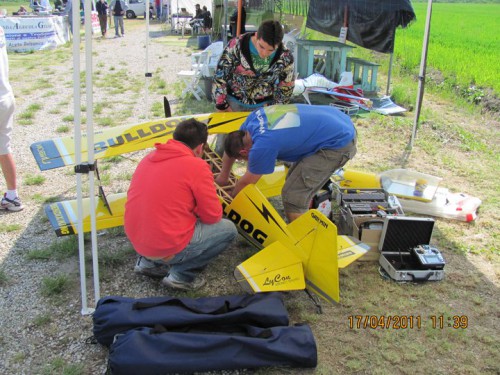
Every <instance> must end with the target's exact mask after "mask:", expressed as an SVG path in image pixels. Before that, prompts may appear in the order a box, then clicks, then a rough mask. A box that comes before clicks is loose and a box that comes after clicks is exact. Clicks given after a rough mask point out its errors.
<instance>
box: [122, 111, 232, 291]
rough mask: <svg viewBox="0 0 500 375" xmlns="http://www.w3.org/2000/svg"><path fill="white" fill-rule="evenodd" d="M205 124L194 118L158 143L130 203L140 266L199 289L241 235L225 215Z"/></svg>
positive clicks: (129, 223)
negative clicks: (205, 273)
mask: <svg viewBox="0 0 500 375" xmlns="http://www.w3.org/2000/svg"><path fill="white" fill-rule="evenodd" d="M207 136H208V130H207V127H206V125H205V124H203V123H201V122H199V121H196V120H194V119H189V120H186V121H183V122H181V123H180V124H179V125H178V126H177V127H176V129H175V131H174V134H173V138H174V139H171V140H169V141H168V142H167V143H164V144H160V143H157V144H156V145H155V147H156V150H154V151H152V152H151V153H150V154H149V155H147V156H146V157H145V158H144V159H143V160H142V161H141V162H140V163H139V165H138V166H137V169H136V171H135V173H134V175H133V176H132V181H131V183H130V188H129V190H128V193H127V203H126V205H125V224H124V225H125V233H126V234H127V237H128V238H129V240H130V242H131V243H132V245H133V246H134V249H135V250H136V251H137V253H138V254H139V257H138V259H137V263H136V265H135V268H134V271H135V272H136V273H139V274H142V275H147V276H150V277H162V281H161V283H162V284H163V285H165V286H166V287H169V288H172V289H180V290H195V289H198V288H200V287H202V286H203V285H204V284H205V280H204V278H203V277H202V276H200V275H199V272H200V270H201V269H202V268H204V267H205V266H206V265H207V264H208V263H209V261H210V260H211V259H213V258H214V257H216V256H217V255H218V254H219V253H220V252H222V251H223V250H224V249H226V248H227V247H228V246H229V245H230V243H231V242H232V241H233V240H234V238H235V237H236V235H237V230H236V228H235V226H234V224H233V223H232V222H231V221H230V220H227V219H222V205H221V203H220V201H219V198H218V196H217V193H216V190H215V184H214V177H213V174H212V172H211V170H210V167H209V166H208V164H207V163H206V162H205V161H204V160H203V159H201V156H202V154H203V147H204V145H205V143H206V142H207Z"/></svg>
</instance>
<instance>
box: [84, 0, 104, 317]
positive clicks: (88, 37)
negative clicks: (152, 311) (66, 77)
mask: <svg viewBox="0 0 500 375" xmlns="http://www.w3.org/2000/svg"><path fill="white" fill-rule="evenodd" d="M92 3H93V1H92V0H89V1H86V2H85V4H84V17H85V72H86V74H85V97H86V106H87V109H86V115H87V150H88V151H87V158H88V164H89V165H93V164H94V124H93V116H94V112H93V107H94V106H93V102H94V97H93V93H92V91H93V88H94V87H93V84H92V75H93V69H92V19H91V11H92V5H91V4H92ZM89 191H90V197H89V203H90V205H89V206H90V207H89V209H90V229H91V252H92V275H93V281H94V302H95V304H97V301H98V300H99V299H100V298H101V297H100V295H101V291H100V283H99V262H98V258H99V255H98V251H97V229H96V213H95V207H96V202H95V194H94V192H95V175H94V171H92V170H91V171H90V172H89ZM93 310H94V309H92V311H93Z"/></svg>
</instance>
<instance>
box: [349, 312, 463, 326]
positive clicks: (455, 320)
mask: <svg viewBox="0 0 500 375" xmlns="http://www.w3.org/2000/svg"><path fill="white" fill-rule="evenodd" d="M347 320H348V325H349V329H421V328H425V327H427V326H428V324H430V327H431V328H433V329H446V328H451V329H466V328H467V327H468V326H469V318H468V317H467V315H450V316H446V315H429V316H427V317H422V316H421V315H349V316H348V318H347Z"/></svg>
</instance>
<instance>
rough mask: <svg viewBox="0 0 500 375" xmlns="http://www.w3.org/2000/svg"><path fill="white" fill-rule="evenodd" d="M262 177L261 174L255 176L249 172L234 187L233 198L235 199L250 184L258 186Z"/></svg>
mask: <svg viewBox="0 0 500 375" xmlns="http://www.w3.org/2000/svg"><path fill="white" fill-rule="evenodd" d="M261 176H262V175H261V174H253V173H252V172H249V171H248V170H247V171H246V172H245V174H244V175H243V176H241V178H240V179H239V180H238V181H237V182H236V186H235V187H234V189H233V191H232V193H231V196H232V197H233V198H234V197H235V196H236V194H238V193H239V192H240V191H241V190H243V188H244V187H245V186H247V185H249V184H256V183H257V182H258V181H259V179H260V178H261Z"/></svg>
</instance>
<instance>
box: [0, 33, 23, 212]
mask: <svg viewBox="0 0 500 375" xmlns="http://www.w3.org/2000/svg"><path fill="white" fill-rule="evenodd" d="M15 107H16V101H15V99H14V92H13V90H12V86H11V85H10V82H9V59H8V56H7V40H6V38H5V31H4V29H3V27H2V26H0V167H1V168H2V173H3V176H4V178H5V182H6V184H7V192H6V193H5V194H4V195H3V197H2V201H1V203H0V209H2V210H7V211H21V210H22V209H23V208H24V206H23V204H22V203H21V200H20V199H19V196H18V193H17V177H16V164H15V162H14V158H13V157H12V149H11V145H10V141H11V135H12V124H13V122H14V110H15Z"/></svg>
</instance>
